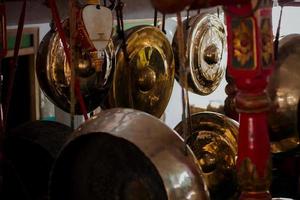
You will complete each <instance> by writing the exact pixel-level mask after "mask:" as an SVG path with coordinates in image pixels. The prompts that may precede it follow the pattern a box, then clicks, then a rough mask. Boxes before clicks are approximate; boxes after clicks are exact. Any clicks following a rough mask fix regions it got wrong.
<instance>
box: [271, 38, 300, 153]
mask: <svg viewBox="0 0 300 200" xmlns="http://www.w3.org/2000/svg"><path fill="white" fill-rule="evenodd" d="M299 55H300V35H298V34H292V35H287V36H285V37H283V38H282V39H281V40H280V42H279V52H278V60H277V63H276V68H275V71H274V73H273V75H272V77H271V78H270V82H269V85H268V92H269V94H270V97H271V100H272V106H271V109H270V111H269V114H268V122H269V132H270V140H271V151H272V152H273V153H280V152H284V151H288V150H291V149H293V148H295V147H297V146H298V145H299V144H300V140H299V113H300V112H299V109H300V107H299V102H300V101H299V97H300V82H299V81H298V80H299V79H300V64H299Z"/></svg>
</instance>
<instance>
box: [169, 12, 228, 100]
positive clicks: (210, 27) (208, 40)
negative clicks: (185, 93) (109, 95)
mask: <svg viewBox="0 0 300 200" xmlns="http://www.w3.org/2000/svg"><path fill="white" fill-rule="evenodd" d="M184 40H185V42H186V57H187V60H188V61H187V64H186V65H187V66H186V67H188V68H189V73H188V86H189V90H190V91H192V92H194V93H196V94H200V95H209V94H211V93H212V92H213V91H215V89H216V88H217V87H218V86H219V84H220V82H221V80H222V78H223V76H224V74H225V68H226V64H227V40H226V33H225V25H224V23H223V22H222V21H221V19H219V18H218V17H217V16H216V15H213V14H200V15H197V16H195V17H193V18H191V19H190V20H189V25H188V29H186V31H185V35H184ZM173 49H174V55H175V61H176V79H177V80H179V78H180V76H179V74H180V73H179V69H180V68H179V58H178V56H177V55H178V41H177V38H176V37H174V40H173ZM179 82H181V80H179Z"/></svg>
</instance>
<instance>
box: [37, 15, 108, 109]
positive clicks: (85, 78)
mask: <svg viewBox="0 0 300 200" xmlns="http://www.w3.org/2000/svg"><path fill="white" fill-rule="evenodd" d="M67 24H68V22H67V21H65V22H64V23H63V26H64V28H65V31H66V32H68V30H67ZM76 53H77V55H78V66H75V70H76V76H77V79H78V80H79V84H80V91H81V94H82V97H83V99H84V102H85V104H86V107H87V111H88V112H90V111H92V110H93V109H95V108H96V107H98V106H99V105H100V103H101V102H102V101H103V100H104V97H106V95H107V93H108V90H109V87H110V82H111V78H112V74H113V73H112V72H113V67H114V48H113V43H112V41H110V43H109V44H108V46H107V48H106V50H105V51H101V54H102V56H103V58H104V60H103V64H102V66H101V65H99V63H98V64H96V65H95V64H93V63H96V62H94V60H93V58H92V55H91V54H90V53H89V52H87V51H85V50H84V49H79V48H77V52H76ZM36 73H37V77H38V80H39V84H40V87H41V89H42V90H43V91H44V93H45V94H46V95H47V96H48V97H49V99H50V100H51V101H52V102H53V103H54V104H55V105H56V106H58V107H59V108H61V109H62V110H64V111H66V112H69V110H70V81H71V70H70V67H69V64H68V63H67V60H66V56H65V53H64V49H63V46H62V43H61V40H60V37H59V35H58V32H57V31H54V30H50V31H49V32H48V33H47V34H46V35H45V37H44V38H43V40H42V42H41V44H40V46H39V50H38V54H37V64H36ZM75 108H76V114H81V111H80V108H79V103H76V107H75Z"/></svg>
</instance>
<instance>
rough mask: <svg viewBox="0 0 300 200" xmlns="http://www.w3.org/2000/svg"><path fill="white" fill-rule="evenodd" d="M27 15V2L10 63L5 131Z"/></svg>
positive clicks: (22, 13) (20, 19) (24, 5)
mask: <svg viewBox="0 0 300 200" xmlns="http://www.w3.org/2000/svg"><path fill="white" fill-rule="evenodd" d="M25 13H26V0H24V1H23V6H22V11H21V15H20V18H19V23H18V30H17V36H16V42H15V46H14V56H13V58H12V59H11V60H10V62H9V66H10V68H9V79H8V89H7V98H6V101H5V104H4V116H3V118H4V119H3V121H4V130H5V128H6V123H7V118H8V111H9V107H10V101H11V97H12V93H13V87H14V81H15V75H16V70H17V62H18V56H19V50H20V45H21V39H22V33H23V28H24V21H25Z"/></svg>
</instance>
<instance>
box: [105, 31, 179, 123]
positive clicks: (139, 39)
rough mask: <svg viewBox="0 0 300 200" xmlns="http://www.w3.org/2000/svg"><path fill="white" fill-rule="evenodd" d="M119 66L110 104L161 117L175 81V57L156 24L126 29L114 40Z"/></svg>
mask: <svg viewBox="0 0 300 200" xmlns="http://www.w3.org/2000/svg"><path fill="white" fill-rule="evenodd" d="M115 43H116V44H117V45H115V46H116V47H117V50H116V68H115V71H114V77H113V83H112V87H111V90H110V94H109V98H108V105H107V107H109V108H112V107H127V108H134V109H138V110H142V111H145V112H147V113H149V114H152V115H154V116H156V117H160V116H161V115H162V114H163V112H164V110H165V108H166V107H167V105H168V102H169V99H170V96H171V93H172V89H173V83H174V73H175V66H174V56H173V51H172V48H171V45H170V43H169V42H168V40H167V38H166V36H165V34H164V33H163V32H161V31H160V30H159V29H158V28H156V27H153V26H138V27H134V28H131V29H129V30H127V31H126V32H125V46H126V50H125V48H124V46H123V43H122V41H120V40H117V39H116V40H115Z"/></svg>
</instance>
